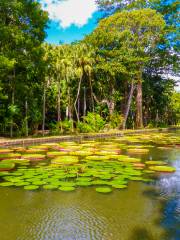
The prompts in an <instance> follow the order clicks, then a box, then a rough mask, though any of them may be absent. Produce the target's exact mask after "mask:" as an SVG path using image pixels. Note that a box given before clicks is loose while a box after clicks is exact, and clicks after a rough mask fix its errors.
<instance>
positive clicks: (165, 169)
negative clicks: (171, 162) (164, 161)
mask: <svg viewBox="0 0 180 240" xmlns="http://www.w3.org/2000/svg"><path fill="white" fill-rule="evenodd" d="M149 169H150V170H153V171H156V172H167V173H172V172H175V171H176V169H175V168H174V167H170V166H151V167H149Z"/></svg>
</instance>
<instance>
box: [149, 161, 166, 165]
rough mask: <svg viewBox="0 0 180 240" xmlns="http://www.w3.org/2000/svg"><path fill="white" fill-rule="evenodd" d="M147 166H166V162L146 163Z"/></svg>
mask: <svg viewBox="0 0 180 240" xmlns="http://www.w3.org/2000/svg"><path fill="white" fill-rule="evenodd" d="M145 163H146V164H147V165H166V164H167V163H166V162H163V161H146V162H145Z"/></svg>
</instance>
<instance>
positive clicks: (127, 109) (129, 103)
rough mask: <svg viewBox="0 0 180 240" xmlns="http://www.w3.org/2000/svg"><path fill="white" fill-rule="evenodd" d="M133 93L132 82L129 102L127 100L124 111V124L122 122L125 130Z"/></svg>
mask: <svg viewBox="0 0 180 240" xmlns="http://www.w3.org/2000/svg"><path fill="white" fill-rule="evenodd" d="M133 93H134V83H133V82H132V83H131V89H130V93H129V97H128V102H127V105H126V108H125V112H124V120H123V124H122V128H123V130H124V129H125V128H126V122H127V119H128V115H129V110H130V107H131V102H132V97H133Z"/></svg>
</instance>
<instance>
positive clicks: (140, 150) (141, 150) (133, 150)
mask: <svg viewBox="0 0 180 240" xmlns="http://www.w3.org/2000/svg"><path fill="white" fill-rule="evenodd" d="M127 152H128V153H130V154H131V153H132V154H147V153H149V149H146V148H130V149H127Z"/></svg>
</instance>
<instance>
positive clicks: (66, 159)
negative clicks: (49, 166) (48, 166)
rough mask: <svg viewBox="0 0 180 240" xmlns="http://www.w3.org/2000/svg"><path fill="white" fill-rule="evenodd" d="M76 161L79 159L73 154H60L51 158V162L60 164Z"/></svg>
mask: <svg viewBox="0 0 180 240" xmlns="http://www.w3.org/2000/svg"><path fill="white" fill-rule="evenodd" d="M78 162H79V159H78V157H75V156H61V157H57V158H55V159H52V160H51V163H53V164H61V165H68V164H75V163H78Z"/></svg>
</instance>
